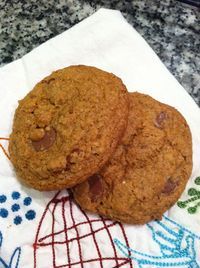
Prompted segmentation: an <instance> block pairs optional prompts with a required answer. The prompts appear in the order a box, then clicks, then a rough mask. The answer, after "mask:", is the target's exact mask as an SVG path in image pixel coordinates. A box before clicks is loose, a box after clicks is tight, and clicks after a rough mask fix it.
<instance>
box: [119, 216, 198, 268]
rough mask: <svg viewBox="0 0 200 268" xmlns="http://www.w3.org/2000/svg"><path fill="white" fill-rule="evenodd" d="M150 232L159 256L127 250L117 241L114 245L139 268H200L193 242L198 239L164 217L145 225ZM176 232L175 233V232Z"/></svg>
mask: <svg viewBox="0 0 200 268" xmlns="http://www.w3.org/2000/svg"><path fill="white" fill-rule="evenodd" d="M147 226H148V228H149V229H150V230H151V232H152V238H153V241H154V242H155V243H156V244H157V245H158V246H159V248H160V255H159V256H154V255H149V254H145V253H142V252H140V251H137V250H134V249H131V248H128V247H127V246H125V245H124V244H123V243H121V242H120V241H119V240H118V239H114V243H115V244H116V246H117V247H118V249H119V250H120V251H121V252H122V253H123V254H124V255H125V256H126V257H128V258H131V259H133V260H135V261H136V262H137V263H138V265H139V268H143V267H146V265H148V267H152V268H153V267H155V268H156V267H181V268H200V266H199V264H198V263H197V261H196V252H195V246H194V245H195V240H200V237H199V236H197V235H195V234H194V233H192V232H191V231H189V230H187V229H186V228H184V227H183V226H181V225H180V224H178V223H176V222H175V221H173V220H171V219H169V218H167V217H166V216H164V221H154V222H152V223H149V224H147ZM175 230H176V231H175Z"/></svg>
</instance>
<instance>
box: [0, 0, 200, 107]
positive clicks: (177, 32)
mask: <svg viewBox="0 0 200 268" xmlns="http://www.w3.org/2000/svg"><path fill="white" fill-rule="evenodd" d="M24 2H25V1H18V0H14V1H7V0H2V1H0V32H1V34H0V55H1V57H0V65H1V66H3V65H4V64H6V63H9V62H11V61H13V60H15V59H18V58H20V57H21V56H23V55H24V54H26V53H27V52H29V51H31V50H32V49H33V48H35V47H37V46H38V45H40V44H41V43H43V42H45V41H46V40H48V39H49V38H51V37H53V36H56V35H57V34H59V33H61V32H63V31H65V30H67V29H69V28H70V27H71V26H72V25H74V24H76V23H78V22H79V21H81V20H82V19H84V18H86V17H88V16H89V15H91V14H93V13H94V12H95V11H96V10H98V9H99V8H101V7H106V8H112V9H118V10H120V11H121V12H122V13H123V15H124V16H125V18H126V19H127V20H128V22H129V23H130V24H131V25H133V26H134V27H135V29H136V30H137V31H138V32H139V33H140V34H141V35H142V36H143V37H144V38H145V39H146V41H147V42H148V43H149V44H150V46H151V47H152V48H153V49H154V51H155V52H156V53H157V54H158V56H159V57H160V58H161V60H162V61H163V62H164V64H165V65H166V67H167V68H168V69H169V70H170V71H171V72H172V73H173V74H174V75H175V77H176V78H177V79H178V81H179V82H180V83H181V84H182V85H183V87H184V88H185V89H186V90H187V91H188V92H189V93H190V94H191V96H192V97H193V98H194V99H195V101H196V102H197V103H198V104H199V105H200V76H199V73H200V64H199V62H200V53H199V51H200V35H199V31H200V12H199V9H198V8H197V7H192V6H190V5H187V4H183V3H181V2H178V1H174V0H166V1H158V0H156V1H155V0H143V1H141V0H134V1H128V0H125V1H120V0H111V1H107V0H101V1H97V0H93V1H91V0H90V1H83V0H56V1H53V0H49V1H46V0H41V1H36V0H30V1H26V2H25V3H24Z"/></svg>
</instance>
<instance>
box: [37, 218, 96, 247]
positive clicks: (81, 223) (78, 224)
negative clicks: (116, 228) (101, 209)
mask: <svg viewBox="0 0 200 268" xmlns="http://www.w3.org/2000/svg"><path fill="white" fill-rule="evenodd" d="M90 222H91V223H93V222H101V219H95V220H90ZM86 223H88V222H87V221H83V222H79V223H77V224H75V225H74V226H71V227H69V228H67V229H63V230H62V231H59V232H55V234H54V235H55V236H56V235H58V234H62V233H64V232H66V231H69V230H71V229H74V228H76V227H78V226H80V225H83V224H86ZM51 236H52V234H49V235H45V236H43V237H41V238H40V239H39V240H38V242H42V241H43V240H45V239H47V238H49V237H51Z"/></svg>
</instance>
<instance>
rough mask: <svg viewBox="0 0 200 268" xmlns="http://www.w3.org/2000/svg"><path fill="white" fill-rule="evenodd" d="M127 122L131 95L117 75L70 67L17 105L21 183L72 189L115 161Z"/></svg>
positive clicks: (12, 146)
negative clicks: (111, 159) (112, 160)
mask: <svg viewBox="0 0 200 268" xmlns="http://www.w3.org/2000/svg"><path fill="white" fill-rule="evenodd" d="M127 120H128V93H127V90H126V87H125V86H124V85H123V83H122V81H121V80H120V79H119V78H118V77H116V76H115V75H113V74H111V73H108V72H105V71H102V70H99V69H97V68H95V67H89V66H83V65H79V66H70V67H68V68H64V69H61V70H58V71H56V72H54V73H52V74H51V75H50V76H48V77H46V78H45V79H43V80H42V81H41V82H39V83H38V84H37V85H36V86H35V87H34V89H33V90H32V91H31V92H30V93H29V94H28V95H27V96H26V97H25V98H24V99H23V100H21V101H20V102H19V106H18V108H17V110H16V112H15V117H14V122H13V131H12V134H11V136H10V143H9V152H10V157H11V161H12V163H13V165H14V167H15V170H16V172H17V174H18V176H19V178H20V179H21V180H22V181H23V182H24V183H25V184H27V185H28V186H30V187H32V188H35V189H38V190H56V189H63V188H69V187H72V186H74V185H76V184H78V183H80V182H82V181H84V180H85V179H87V178H88V177H89V176H92V175H93V174H94V173H96V172H97V171H98V170H99V169H100V168H101V167H102V166H103V165H104V164H105V163H106V162H107V161H108V159H109V158H110V157H111V155H112V154H113V152H114V150H115V148H116V146H117V144H118V142H119V141H120V139H121V137H122V135H123V133H124V131H125V128H126V125H127Z"/></svg>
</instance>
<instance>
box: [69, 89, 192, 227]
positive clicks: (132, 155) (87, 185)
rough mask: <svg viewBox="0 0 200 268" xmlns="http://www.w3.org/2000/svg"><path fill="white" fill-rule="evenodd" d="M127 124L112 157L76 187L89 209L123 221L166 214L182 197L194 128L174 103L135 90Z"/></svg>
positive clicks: (78, 198)
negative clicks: (188, 123) (172, 105)
mask: <svg viewBox="0 0 200 268" xmlns="http://www.w3.org/2000/svg"><path fill="white" fill-rule="evenodd" d="M129 101H130V110H129V119H128V127H127V129H126V132H125V135H124V137H123V139H122V142H121V144H120V145H119V146H118V147H117V149H116V151H115V153H114V155H113V157H112V159H111V160H110V161H109V163H107V164H106V165H105V166H104V167H103V169H102V170H101V171H100V172H99V173H97V174H96V175H93V176H92V177H90V178H89V180H88V181H85V182H84V183H82V184H80V185H78V186H76V187H74V189H73V192H74V197H75V200H76V201H77V202H78V203H79V204H80V206H81V207H82V208H84V209H86V210H88V211H92V212H95V213H99V214H101V215H104V216H106V217H109V218H111V219H114V220H119V221H122V222H127V223H133V224H144V223H146V222H148V221H150V220H153V219H161V217H162V214H163V213H164V212H165V211H166V210H168V209H169V208H170V207H171V206H172V205H173V204H174V203H175V202H176V201H177V199H178V198H179V197H180V195H181V193H182V192H183V190H184V188H185V185H186V183H187V181H188V178H189V176H190V173H191V169H192V141H191V134H190V130H189V127H188V125H187V123H186V121H185V119H184V118H183V117H182V115H181V114H180V113H179V112H178V111H177V110H175V109H174V108H172V107H170V106H168V105H165V104H162V103H160V102H158V101H156V100H154V99H153V98H151V97H149V96H147V95H143V94H140V93H130V94H129Z"/></svg>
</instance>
